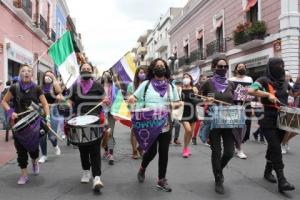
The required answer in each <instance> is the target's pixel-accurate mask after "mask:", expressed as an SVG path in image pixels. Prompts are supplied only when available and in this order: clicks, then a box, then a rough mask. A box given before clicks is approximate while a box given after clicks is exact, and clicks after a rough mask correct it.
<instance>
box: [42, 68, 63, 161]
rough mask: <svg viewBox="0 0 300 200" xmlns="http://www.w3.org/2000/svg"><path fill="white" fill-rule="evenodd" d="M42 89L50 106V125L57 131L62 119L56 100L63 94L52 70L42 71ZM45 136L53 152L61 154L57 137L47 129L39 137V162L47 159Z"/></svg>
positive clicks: (61, 97) (59, 99)
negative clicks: (46, 131)
mask: <svg viewBox="0 0 300 200" xmlns="http://www.w3.org/2000/svg"><path fill="white" fill-rule="evenodd" d="M42 89H43V92H44V95H45V97H46V99H47V102H48V104H49V108H50V113H51V115H50V120H51V127H52V129H53V130H54V131H55V132H57V130H58V126H59V124H60V123H61V121H62V120H63V118H62V117H61V116H60V114H59V113H58V107H57V102H58V101H61V100H62V99H63V96H62V94H61V92H62V91H61V87H60V85H59V83H58V81H57V80H56V78H55V75H54V74H53V72H52V71H47V72H45V73H44V76H43V84H42ZM47 137H48V139H49V140H50V142H51V143H52V146H53V147H54V149H55V154H56V155H57V156H59V155H60V154H61V151H60V148H59V146H58V144H57V138H56V137H55V135H54V134H53V133H52V132H51V131H49V132H48V133H47V134H44V135H43V136H42V137H41V138H40V146H41V151H42V156H41V157H40V159H39V163H44V162H46V161H47Z"/></svg>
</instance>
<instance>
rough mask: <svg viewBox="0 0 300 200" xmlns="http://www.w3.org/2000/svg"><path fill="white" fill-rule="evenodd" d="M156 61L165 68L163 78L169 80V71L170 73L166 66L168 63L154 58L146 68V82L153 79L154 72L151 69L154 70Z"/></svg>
mask: <svg viewBox="0 0 300 200" xmlns="http://www.w3.org/2000/svg"><path fill="white" fill-rule="evenodd" d="M158 61H162V62H163V63H164V65H165V68H166V74H165V78H167V79H170V77H171V71H170V68H169V66H168V63H167V62H166V61H165V60H163V59H161V58H156V59H154V60H153V61H152V62H151V63H150V66H149V68H148V73H147V80H151V79H153V78H154V70H153V69H154V67H155V65H156V63H157V62H158Z"/></svg>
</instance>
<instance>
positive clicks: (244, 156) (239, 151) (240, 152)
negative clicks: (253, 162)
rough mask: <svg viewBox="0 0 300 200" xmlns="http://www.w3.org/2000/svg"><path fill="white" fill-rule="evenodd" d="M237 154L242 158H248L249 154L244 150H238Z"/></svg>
mask: <svg viewBox="0 0 300 200" xmlns="http://www.w3.org/2000/svg"><path fill="white" fill-rule="evenodd" d="M236 156H237V157H239V158H240V159H247V156H246V154H245V153H244V152H243V150H238V151H237V154H236Z"/></svg>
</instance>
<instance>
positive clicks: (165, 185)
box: [156, 178, 172, 192]
mask: <svg viewBox="0 0 300 200" xmlns="http://www.w3.org/2000/svg"><path fill="white" fill-rule="evenodd" d="M156 187H157V188H158V189H160V190H163V191H165V192H172V188H170V186H169V184H168V182H167V179H165V178H163V179H160V180H158V181H157V184H156Z"/></svg>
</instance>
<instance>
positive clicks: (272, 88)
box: [268, 83, 280, 110]
mask: <svg viewBox="0 0 300 200" xmlns="http://www.w3.org/2000/svg"><path fill="white" fill-rule="evenodd" d="M268 89H269V92H270V93H271V94H272V95H274V96H275V90H274V87H273V86H272V85H271V84H270V83H268ZM271 107H275V108H277V109H278V110H280V107H279V106H278V105H277V104H276V103H275V104H273V105H271Z"/></svg>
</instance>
